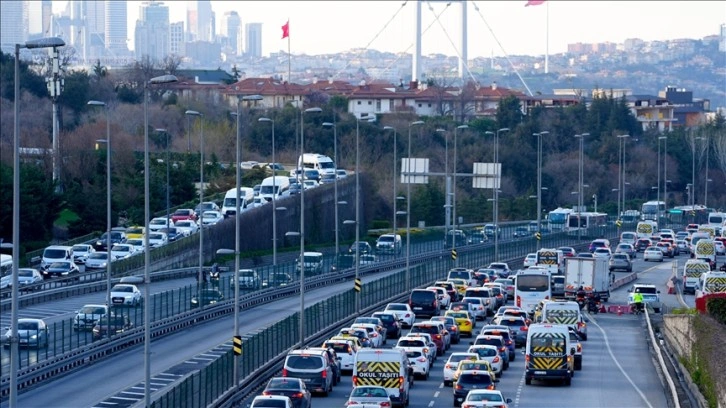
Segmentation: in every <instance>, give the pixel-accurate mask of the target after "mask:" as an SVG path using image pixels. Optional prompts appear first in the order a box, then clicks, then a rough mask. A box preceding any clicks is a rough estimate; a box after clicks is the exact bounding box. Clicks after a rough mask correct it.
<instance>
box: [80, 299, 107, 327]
mask: <svg viewBox="0 0 726 408" xmlns="http://www.w3.org/2000/svg"><path fill="white" fill-rule="evenodd" d="M107 313H108V306H106V305H85V306H83V307H82V308H81V309H80V310H78V311H76V316H75V317H74V318H73V330H76V331H78V330H91V329H93V326H95V325H96V323H98V321H99V320H101V319H102V318H104V317H105V316H106V314H107Z"/></svg>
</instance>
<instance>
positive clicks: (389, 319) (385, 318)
mask: <svg viewBox="0 0 726 408" xmlns="http://www.w3.org/2000/svg"><path fill="white" fill-rule="evenodd" d="M373 316H374V317H377V318H379V319H381V321H382V322H383V323H393V322H395V321H396V317H395V316H394V315H391V314H384V313H381V314H377V313H376V314H374V315H373Z"/></svg>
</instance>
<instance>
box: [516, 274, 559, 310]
mask: <svg viewBox="0 0 726 408" xmlns="http://www.w3.org/2000/svg"><path fill="white" fill-rule="evenodd" d="M515 276H516V280H515V284H514V305H515V306H519V307H521V308H522V309H523V310H525V311H526V312H527V313H529V314H530V315H533V314H534V308H535V306H537V304H538V303H539V301H540V300H542V299H552V284H551V278H550V273H549V271H548V270H547V269H546V268H544V267H541V266H531V267H529V268H527V269H525V270H522V271H519V273H517V275H515Z"/></svg>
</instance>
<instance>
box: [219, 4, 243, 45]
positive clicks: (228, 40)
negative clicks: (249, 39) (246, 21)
mask: <svg viewBox="0 0 726 408" xmlns="http://www.w3.org/2000/svg"><path fill="white" fill-rule="evenodd" d="M241 25H242V22H241V21H240V18H239V14H237V12H236V11H227V12H225V13H224V17H223V18H222V24H221V29H222V36H223V37H225V38H224V43H223V44H225V45H227V46H228V47H229V48H231V49H232V50H234V52H235V53H236V52H237V37H239V31H240V26H241Z"/></svg>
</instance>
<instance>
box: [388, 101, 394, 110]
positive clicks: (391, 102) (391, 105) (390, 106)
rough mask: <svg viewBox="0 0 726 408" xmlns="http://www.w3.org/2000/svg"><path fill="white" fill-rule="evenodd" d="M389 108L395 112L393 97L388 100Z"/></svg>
mask: <svg viewBox="0 0 726 408" xmlns="http://www.w3.org/2000/svg"><path fill="white" fill-rule="evenodd" d="M388 110H389V111H391V112H393V99H389V100H388Z"/></svg>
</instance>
